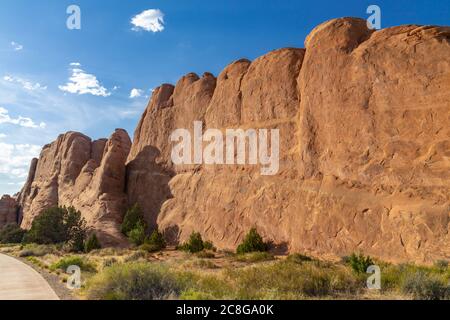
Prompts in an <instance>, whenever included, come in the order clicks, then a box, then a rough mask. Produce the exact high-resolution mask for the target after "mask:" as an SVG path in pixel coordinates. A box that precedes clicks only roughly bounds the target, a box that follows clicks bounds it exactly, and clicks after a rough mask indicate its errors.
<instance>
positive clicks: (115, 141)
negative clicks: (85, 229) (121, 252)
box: [19, 129, 131, 245]
mask: <svg viewBox="0 0 450 320" xmlns="http://www.w3.org/2000/svg"><path fill="white" fill-rule="evenodd" d="M130 148H131V140H130V138H129V136H128V134H127V133H126V131H124V130H121V129H118V130H116V131H115V132H114V133H113V135H112V136H111V137H110V138H109V139H108V140H107V139H100V140H96V141H91V139H90V138H88V137H87V136H85V135H83V134H81V133H77V132H68V133H66V134H64V135H61V136H59V137H58V139H57V140H56V141H55V142H53V143H51V144H49V145H47V146H45V147H44V148H43V150H42V152H41V155H40V157H39V159H34V160H33V161H32V164H31V169H30V175H29V178H28V181H27V183H26V184H25V186H24V188H23V189H22V192H21V193H20V195H19V204H20V207H21V212H22V221H21V225H22V227H23V228H26V229H28V228H30V227H31V224H32V222H33V220H34V218H35V217H36V216H38V215H39V214H41V213H42V211H43V210H45V209H47V208H50V207H54V206H73V207H75V208H76V209H77V210H80V211H81V213H82V215H83V217H84V218H85V219H86V221H87V223H88V226H89V227H91V228H93V229H95V230H96V232H97V235H98V236H99V239H100V241H101V242H102V243H103V244H104V245H121V244H124V243H125V239H124V238H123V236H122V235H121V234H120V232H119V231H118V230H119V228H118V226H119V224H120V223H121V221H122V218H123V213H124V211H125V210H126V208H127V202H126V194H125V189H124V188H125V177H126V169H125V161H126V158H127V156H128V153H129V151H130Z"/></svg>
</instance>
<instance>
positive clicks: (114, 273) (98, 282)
mask: <svg viewBox="0 0 450 320" xmlns="http://www.w3.org/2000/svg"><path fill="white" fill-rule="evenodd" d="M181 291H182V286H181V285H180V283H179V282H178V281H177V277H176V275H175V273H173V272H171V271H170V270H169V269H168V268H167V267H165V266H164V265H159V264H148V263H125V264H116V265H113V266H112V267H110V268H106V269H104V270H103V272H102V273H100V274H97V275H96V276H94V277H93V278H91V279H90V280H89V282H88V285H87V297H88V299H90V300H167V299H174V298H177V297H179V295H180V293H181Z"/></svg>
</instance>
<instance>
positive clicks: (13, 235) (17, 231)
mask: <svg viewBox="0 0 450 320" xmlns="http://www.w3.org/2000/svg"><path fill="white" fill-rule="evenodd" d="M25 234H26V231H25V230H23V229H21V228H20V227H19V226H18V225H17V224H15V223H11V224H8V225H6V226H4V227H3V228H2V229H1V230H0V243H21V242H22V239H23V237H24V235H25Z"/></svg>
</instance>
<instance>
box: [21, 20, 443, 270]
mask: <svg viewBox="0 0 450 320" xmlns="http://www.w3.org/2000/svg"><path fill="white" fill-rule="evenodd" d="M449 89H450V28H445V27H420V26H412V25H410V26H401V27H394V28H389V29H385V30H380V31H372V30H368V29H367V24H366V21H365V20H362V19H354V18H342V19H335V20H331V21H328V22H326V23H324V24H322V25H320V26H318V27H317V28H315V29H314V30H313V31H312V32H311V34H310V35H309V36H308V37H307V39H306V41H305V49H295V48H286V49H281V50H276V51H273V52H271V53H269V54H267V55H265V56H263V57H260V58H258V59H256V60H255V61H253V62H251V61H248V60H244V59H243V60H238V61H236V62H234V63H232V64H231V65H229V66H228V67H226V68H225V70H224V71H223V72H222V73H221V74H220V75H219V76H218V78H217V79H216V78H215V77H214V76H213V75H212V74H210V73H205V74H204V75H203V76H202V77H199V76H197V75H196V74H192V73H191V74H188V75H186V76H184V77H182V78H181V79H180V81H179V82H178V83H177V84H176V85H175V86H173V85H170V84H164V85H162V86H161V87H159V88H157V89H156V90H155V91H154V93H153V96H152V98H151V100H150V102H149V105H148V106H147V108H146V110H145V112H144V114H143V116H142V118H141V120H140V122H139V124H138V126H137V128H136V131H135V134H134V141H133V144H132V145H131V143H130V141H129V138H128V135H127V134H126V133H125V132H123V131H120V130H119V131H116V133H115V134H114V135H113V136H112V137H111V138H110V139H109V140H108V141H106V140H99V141H96V142H92V141H91V140H90V139H89V138H88V137H86V136H83V135H81V134H78V133H68V134H66V135H63V136H61V137H59V138H58V140H57V141H56V142H54V143H52V144H51V145H49V146H46V147H45V148H44V150H43V151H42V154H41V156H40V158H39V160H38V161H36V160H34V162H33V164H32V167H31V170H30V177H29V179H28V181H27V183H26V185H25V187H24V189H23V190H22V193H21V194H20V196H19V203H20V206H21V208H22V209H21V210H22V211H21V212H23V221H22V225H23V226H24V227H29V226H30V224H31V222H32V220H33V219H34V217H35V216H36V215H38V214H39V213H40V212H41V211H42V210H43V209H44V208H47V207H49V206H53V205H56V204H59V205H73V206H75V207H76V208H78V209H79V210H81V212H82V213H83V215H84V216H85V217H86V219H87V220H88V222H89V225H90V226H92V227H93V228H95V229H97V230H99V232H101V233H102V240H103V241H104V242H105V243H107V244H117V243H122V240H123V239H122V237H121V235H120V233H119V232H118V223H120V221H121V218H122V215H123V212H124V211H125V208H126V206H127V205H128V206H130V205H132V204H134V203H139V204H140V206H141V207H142V208H143V209H144V213H145V216H146V219H147V221H148V222H149V225H150V226H152V227H156V226H158V227H159V228H160V229H161V230H162V231H164V232H165V235H166V236H167V238H168V239H169V240H171V241H173V242H177V241H183V240H185V239H186V238H187V237H188V236H189V234H190V233H191V232H192V231H199V232H200V233H201V234H202V235H203V237H204V238H205V239H207V240H210V241H212V242H213V243H214V244H215V245H216V246H217V247H219V248H222V249H235V248H236V246H237V244H238V243H239V242H240V241H241V240H242V238H243V237H244V235H245V234H246V233H247V232H248V230H249V229H250V228H251V227H254V226H256V227H257V228H258V230H259V232H260V233H262V235H263V236H264V238H265V239H266V240H269V241H272V242H273V243H274V245H275V249H277V250H278V251H279V252H288V251H290V252H302V253H307V254H312V255H315V256H319V257H324V258H338V257H340V256H343V255H347V254H349V253H351V252H354V251H362V252H364V253H365V254H369V255H373V256H377V257H379V258H382V259H386V260H389V261H393V262H400V261H416V262H432V261H435V260H438V259H450V245H449V244H450V103H449V101H450V90H449ZM194 121H201V122H202V123H203V129H204V130H206V129H219V130H221V131H222V132H223V131H224V130H226V129H229V128H234V129H237V128H240V129H244V130H247V129H250V128H252V129H255V130H258V129H279V132H280V168H279V171H278V173H277V174H276V175H273V176H264V175H261V172H260V168H259V167H258V166H253V165H233V166H230V165H205V164H193V165H175V164H174V163H172V161H171V151H172V147H173V143H171V141H170V135H171V134H172V133H173V132H174V130H176V129H188V130H190V131H191V132H192V131H193V123H194Z"/></svg>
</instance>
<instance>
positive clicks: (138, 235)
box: [128, 222, 146, 246]
mask: <svg viewBox="0 0 450 320" xmlns="http://www.w3.org/2000/svg"><path fill="white" fill-rule="evenodd" d="M128 238H129V239H130V241H131V243H133V244H134V245H135V246H140V245H141V244H143V243H144V241H145V238H146V234H145V225H144V223H142V222H138V224H137V226H136V227H135V228H134V229H132V230H131V231H130V232H128Z"/></svg>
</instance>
